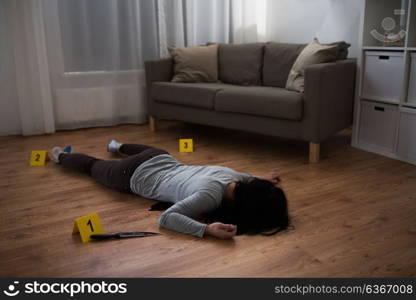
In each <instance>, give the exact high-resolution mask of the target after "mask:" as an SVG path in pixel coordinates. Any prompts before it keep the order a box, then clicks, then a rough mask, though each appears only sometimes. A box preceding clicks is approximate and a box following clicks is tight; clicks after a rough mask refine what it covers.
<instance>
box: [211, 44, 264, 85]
mask: <svg viewBox="0 0 416 300" xmlns="http://www.w3.org/2000/svg"><path fill="white" fill-rule="evenodd" d="M263 48H264V44H263V43H248V44H220V45H219V48H218V69H219V71H218V77H219V80H220V81H222V82H224V83H231V84H238V85H260V84H261V69H262V63H263Z"/></svg>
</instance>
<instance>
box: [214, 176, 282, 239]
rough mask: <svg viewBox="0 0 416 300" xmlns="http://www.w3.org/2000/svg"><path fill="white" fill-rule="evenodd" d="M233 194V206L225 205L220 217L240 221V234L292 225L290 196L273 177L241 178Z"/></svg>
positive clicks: (264, 231) (219, 211)
mask: <svg viewBox="0 0 416 300" xmlns="http://www.w3.org/2000/svg"><path fill="white" fill-rule="evenodd" d="M233 198H234V201H233V202H234V205H233V207H232V208H225V207H224V206H223V207H221V208H220V209H219V210H218V214H217V220H218V221H220V222H223V223H229V224H235V225H237V234H257V233H263V234H270V233H266V232H272V233H271V234H274V233H277V232H278V231H280V230H284V229H286V228H287V227H288V225H289V215H288V207H287V200H286V196H285V194H284V192H283V190H282V189H281V188H279V187H277V186H275V185H274V184H273V183H271V182H270V181H267V180H262V179H258V178H254V179H253V180H251V181H249V182H238V183H237V184H236V186H235V189H234V197H233Z"/></svg>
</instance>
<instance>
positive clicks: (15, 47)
mask: <svg viewBox="0 0 416 300" xmlns="http://www.w3.org/2000/svg"><path fill="white" fill-rule="evenodd" d="M2 4H3V5H4V6H3V8H4V9H5V12H6V13H5V15H6V17H7V20H6V24H5V25H6V26H7V27H8V28H10V32H9V33H8V35H7V40H6V41H0V43H3V42H5V43H7V45H8V47H9V51H10V52H9V55H8V58H9V59H10V60H12V62H10V61H9V62H8V63H7V64H2V65H3V66H5V67H8V68H10V70H6V73H8V74H10V75H9V76H8V81H9V82H10V86H6V87H5V88H6V89H12V88H15V93H11V92H10V91H9V92H8V93H5V94H3V93H1V97H4V96H6V97H11V95H12V94H14V96H15V98H14V99H12V98H6V99H2V101H1V102H2V104H3V103H8V102H12V103H13V104H14V105H13V106H14V107H15V109H14V110H11V111H10V110H9V109H10V107H9V108H8V109H6V110H5V111H8V110H9V112H14V113H15V116H14V117H11V116H6V120H10V119H13V120H17V121H18V122H19V123H20V124H16V127H15V128H10V127H8V128H7V131H8V132H14V133H17V132H20V133H22V134H23V135H32V134H41V133H52V132H54V131H55V120H54V114H53V106H52V94H51V86H50V80H49V78H50V76H49V69H48V57H47V55H46V46H45V33H44V30H43V26H44V23H43V20H44V18H43V12H42V9H41V5H40V2H39V1H26V0H4V1H3V3H2ZM3 38H5V37H4V36H3ZM13 68H14V69H13ZM2 73H3V72H2ZM16 104H17V105H16ZM2 112H3V108H2ZM2 119H3V118H2ZM1 131H2V132H3V131H6V130H4V129H3V128H2V130H1ZM7 131H6V132H5V133H6V134H7V133H8V132H7ZM16 131H17V132H16Z"/></svg>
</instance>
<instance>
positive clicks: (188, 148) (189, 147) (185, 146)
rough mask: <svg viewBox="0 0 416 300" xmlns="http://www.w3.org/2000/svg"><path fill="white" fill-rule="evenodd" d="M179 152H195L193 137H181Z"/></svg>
mask: <svg viewBox="0 0 416 300" xmlns="http://www.w3.org/2000/svg"><path fill="white" fill-rule="evenodd" d="M179 152H194V143H193V140H192V139H179Z"/></svg>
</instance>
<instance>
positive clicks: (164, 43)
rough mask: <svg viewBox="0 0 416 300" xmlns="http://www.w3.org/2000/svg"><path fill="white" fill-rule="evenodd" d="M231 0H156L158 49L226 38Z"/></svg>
mask: <svg viewBox="0 0 416 300" xmlns="http://www.w3.org/2000/svg"><path fill="white" fill-rule="evenodd" d="M230 1H231V0H210V1H207V0H158V1H157V4H158V8H157V9H158V28H159V42H160V43H159V52H160V55H161V56H162V57H164V56H168V55H169V53H168V50H167V47H169V46H176V47H185V46H198V45H204V44H206V43H207V42H217V43H228V42H229V41H230V26H231V24H230Z"/></svg>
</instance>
